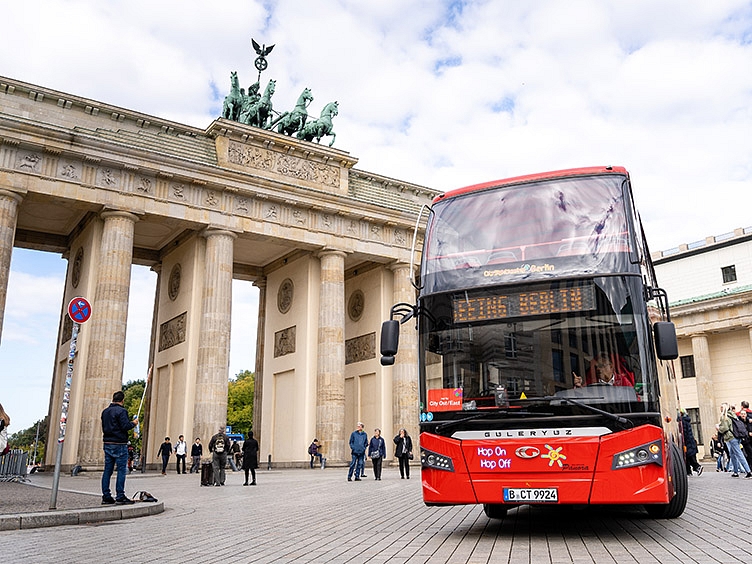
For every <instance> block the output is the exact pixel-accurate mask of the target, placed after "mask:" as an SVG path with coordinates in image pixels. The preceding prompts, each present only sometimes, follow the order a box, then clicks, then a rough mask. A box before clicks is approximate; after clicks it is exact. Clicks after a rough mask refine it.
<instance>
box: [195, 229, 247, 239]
mask: <svg viewBox="0 0 752 564" xmlns="http://www.w3.org/2000/svg"><path fill="white" fill-rule="evenodd" d="M199 235H201V236H202V237H204V238H206V239H208V238H209V237H222V236H224V237H230V238H232V239H237V237H238V234H237V233H233V232H232V231H229V230H227V229H219V228H216V227H207V228H205V229H203V230H202V231H201V233H199Z"/></svg>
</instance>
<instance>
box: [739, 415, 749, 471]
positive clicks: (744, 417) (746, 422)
mask: <svg viewBox="0 0 752 564" xmlns="http://www.w3.org/2000/svg"><path fill="white" fill-rule="evenodd" d="M737 416H738V417H739V419H740V420H741V421H742V422H743V423H744V425H745V426H746V427H747V436H746V437H744V438H743V439H739V442H740V444H741V446H742V450H743V451H744V456H745V458H746V459H747V464H748V465H749V467H750V468H752V411H750V409H749V402H747V401H743V402H742V408H741V409H740V410H739V413H738V414H737Z"/></svg>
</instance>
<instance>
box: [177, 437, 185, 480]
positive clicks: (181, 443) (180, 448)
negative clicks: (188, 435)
mask: <svg viewBox="0 0 752 564" xmlns="http://www.w3.org/2000/svg"><path fill="white" fill-rule="evenodd" d="M187 454H188V445H187V444H186V442H185V440H184V439H183V435H180V436H179V437H178V442H176V443H175V469H176V470H177V471H178V474H180V463H181V462H182V463H183V474H185V457H186V455H187Z"/></svg>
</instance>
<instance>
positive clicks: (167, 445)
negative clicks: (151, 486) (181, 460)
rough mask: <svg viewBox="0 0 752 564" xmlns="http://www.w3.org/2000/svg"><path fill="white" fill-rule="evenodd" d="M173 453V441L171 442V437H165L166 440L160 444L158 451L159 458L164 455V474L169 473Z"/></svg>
mask: <svg viewBox="0 0 752 564" xmlns="http://www.w3.org/2000/svg"><path fill="white" fill-rule="evenodd" d="M171 454H172V443H171V442H170V437H165V438H164V442H163V443H162V444H161V445H159V450H158V451H157V458H159V457H160V456H161V457H162V476H165V475H166V474H167V465H168V464H169V462H170V455H171Z"/></svg>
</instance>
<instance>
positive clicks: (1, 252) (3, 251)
mask: <svg viewBox="0 0 752 564" xmlns="http://www.w3.org/2000/svg"><path fill="white" fill-rule="evenodd" d="M22 199H23V197H22V196H21V195H20V194H16V193H15V192H9V191H8V190H0V339H2V335H3V319H4V318H5V297H6V296H7V294H8V276H9V275H10V258H11V255H12V254H13V240H14V239H15V237H16V221H17V220H18V206H19V205H20V204H21V200H22Z"/></svg>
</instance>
